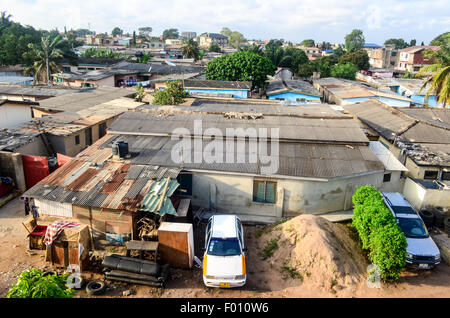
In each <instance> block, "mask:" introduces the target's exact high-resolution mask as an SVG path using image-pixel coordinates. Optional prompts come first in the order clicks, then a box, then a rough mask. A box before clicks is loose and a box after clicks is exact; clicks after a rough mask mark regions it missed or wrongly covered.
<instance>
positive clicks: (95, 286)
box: [86, 280, 106, 295]
mask: <svg viewBox="0 0 450 318" xmlns="http://www.w3.org/2000/svg"><path fill="white" fill-rule="evenodd" d="M105 291H106V284H105V282H104V281H102V280H93V281H90V282H89V283H88V284H87V286H86V292H87V293H88V294H90V295H101V294H103V293H104V292H105Z"/></svg>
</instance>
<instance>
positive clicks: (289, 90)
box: [266, 80, 320, 105]
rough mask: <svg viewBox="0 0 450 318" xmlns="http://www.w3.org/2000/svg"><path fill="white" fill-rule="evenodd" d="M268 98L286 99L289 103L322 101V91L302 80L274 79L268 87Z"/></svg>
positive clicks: (298, 103)
mask: <svg viewBox="0 0 450 318" xmlns="http://www.w3.org/2000/svg"><path fill="white" fill-rule="evenodd" d="M266 95H267V98H268V99H271V100H279V101H285V102H286V103H287V104H289V105H291V104H292V105H303V104H317V103H320V93H319V91H318V90H317V89H315V88H314V86H312V85H311V84H310V83H308V82H306V81H302V80H272V81H269V84H268V85H267V88H266Z"/></svg>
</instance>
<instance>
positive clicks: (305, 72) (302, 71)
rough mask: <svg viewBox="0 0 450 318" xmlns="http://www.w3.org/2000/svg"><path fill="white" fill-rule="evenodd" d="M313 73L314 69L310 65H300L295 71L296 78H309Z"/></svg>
mask: <svg viewBox="0 0 450 318" xmlns="http://www.w3.org/2000/svg"><path fill="white" fill-rule="evenodd" d="M314 72H315V67H314V65H313V64H312V63H305V64H301V65H300V66H299V67H298V70H297V76H299V77H304V78H307V77H311V76H312V75H313V73H314Z"/></svg>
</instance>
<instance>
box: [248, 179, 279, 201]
mask: <svg viewBox="0 0 450 318" xmlns="http://www.w3.org/2000/svg"><path fill="white" fill-rule="evenodd" d="M276 188H277V183H276V182H273V181H263V180H254V181H253V201H254V202H261V203H275V202H276Z"/></svg>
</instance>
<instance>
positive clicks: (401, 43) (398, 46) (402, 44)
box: [384, 39, 408, 50]
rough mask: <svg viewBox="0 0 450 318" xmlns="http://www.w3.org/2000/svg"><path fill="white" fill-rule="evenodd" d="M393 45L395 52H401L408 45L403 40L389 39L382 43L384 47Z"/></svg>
mask: <svg viewBox="0 0 450 318" xmlns="http://www.w3.org/2000/svg"><path fill="white" fill-rule="evenodd" d="M389 44H393V45H394V46H395V48H396V49H397V50H401V49H404V48H407V47H408V43H407V42H405V40H403V39H389V40H386V41H384V45H389Z"/></svg>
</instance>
